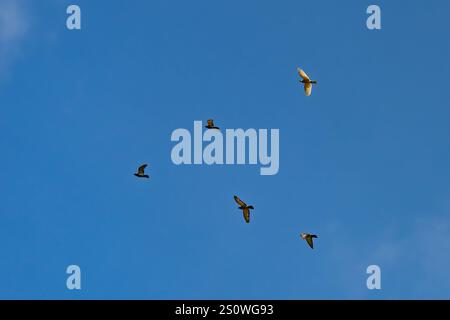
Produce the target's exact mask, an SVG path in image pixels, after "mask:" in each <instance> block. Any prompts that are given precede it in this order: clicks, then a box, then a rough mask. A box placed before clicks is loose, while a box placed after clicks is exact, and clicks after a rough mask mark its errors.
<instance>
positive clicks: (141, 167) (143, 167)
mask: <svg viewBox="0 0 450 320" xmlns="http://www.w3.org/2000/svg"><path fill="white" fill-rule="evenodd" d="M146 167H147V165H146V164H143V165H142V166H140V167H139V168H138V174H144V170H145V168H146Z"/></svg>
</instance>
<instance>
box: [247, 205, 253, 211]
mask: <svg viewBox="0 0 450 320" xmlns="http://www.w3.org/2000/svg"><path fill="white" fill-rule="evenodd" d="M247 208H249V209H252V210H254V209H255V208H253V206H248V207H247Z"/></svg>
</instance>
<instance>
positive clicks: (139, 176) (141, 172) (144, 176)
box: [134, 164, 150, 178]
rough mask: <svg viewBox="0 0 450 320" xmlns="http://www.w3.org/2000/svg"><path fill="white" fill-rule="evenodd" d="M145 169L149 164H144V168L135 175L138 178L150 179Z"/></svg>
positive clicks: (140, 168) (139, 169) (141, 167)
mask: <svg viewBox="0 0 450 320" xmlns="http://www.w3.org/2000/svg"><path fill="white" fill-rule="evenodd" d="M145 167H147V164H143V165H142V166H140V167H139V168H138V172H137V173H135V174H134V175H135V176H136V177H138V178H150V177H149V176H148V175H147V174H145V172H144V170H145Z"/></svg>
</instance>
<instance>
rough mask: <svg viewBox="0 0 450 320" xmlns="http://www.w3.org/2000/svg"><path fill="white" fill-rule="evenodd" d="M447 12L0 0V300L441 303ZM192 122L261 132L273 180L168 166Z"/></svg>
mask: <svg viewBox="0 0 450 320" xmlns="http://www.w3.org/2000/svg"><path fill="white" fill-rule="evenodd" d="M72 3H75V4H78V5H79V6H80V7H81V10H82V30H81V31H69V30H67V29H66V26H65V21H66V18H67V14H66V8H67V6H68V5H70V4H72ZM370 4H378V5H380V7H381V10H382V29H381V30H379V31H370V30H368V29H367V28H366V25H365V21H366V18H367V16H368V15H367V14H366V8H367V6H368V5H370ZM449 12H450V3H449V2H448V1H439V0H435V1H418V0H415V1H395V2H394V1H375V2H369V1H331V0H330V1H299V0H296V1H282V2H280V3H277V4H275V3H274V2H273V1H256V0H249V1H234V0H230V1H215V2H214V3H213V2H211V1H206V0H205V1H203V0H202V1H190V2H186V1H171V2H167V1H162V0H161V1H159V0H152V1H144V0H139V1H138V0H134V1H127V3H125V2H123V1H86V0H77V1H65V0H46V1H39V2H38V1H30V0H28V1H26V0H19V1H12V0H0V26H1V28H0V29H1V31H0V61H1V62H0V150H1V157H0V159H1V160H0V163H1V166H0V194H1V197H0V200H1V201H0V219H1V223H0V243H1V245H0V246H1V250H0V252H1V258H0V298H3V299H5V298H6V299H11V298H24V299H80V298H84V299H185V298H191V299H260V298H264V299H380V298H383V299H413V298H423V299H432V298H437V299H444V298H446V299H449V298H450V271H449V270H450V256H449V254H448V253H449V252H450V140H449V134H450V125H449V122H450V121H449V120H450V109H449V105H448V101H449V98H450V93H449V90H448V75H449V74H450V63H449V59H448V57H449V56H450V43H449V41H448V39H450V31H449V28H448V15H449ZM297 66H300V67H302V68H304V69H305V70H306V71H307V72H308V73H309V74H310V75H311V77H313V78H315V79H317V80H318V81H319V83H318V85H317V86H316V87H314V89H313V94H312V96H311V97H305V96H304V94H303V89H302V87H301V86H300V85H299V83H298V75H297V73H296V67H297ZM208 118H213V119H215V121H216V123H217V125H219V126H221V127H223V128H244V129H247V128H269V129H270V128H277V129H280V170H279V173H278V174H277V175H274V176H261V175H259V166H251V165H246V166H237V165H234V166H232V165H228V166H227V165H223V166H218V165H216V166H207V165H200V166H194V165H192V166H187V165H185V166H176V165H174V164H173V163H172V161H171V158H170V152H171V149H172V147H173V146H174V145H175V143H173V142H171V141H170V135H171V133H172V131H173V130H175V129H177V128H187V129H189V130H191V131H192V129H193V121H194V120H203V121H206V119H208ZM141 163H149V164H150V167H149V168H148V173H149V174H150V176H151V179H149V180H143V179H137V178H136V177H134V176H133V173H134V172H135V170H136V168H137V166H138V165H140V164H141ZM234 194H237V195H239V196H240V197H241V198H242V199H243V200H245V201H246V202H248V203H249V204H253V205H254V206H255V210H254V212H253V215H252V221H251V223H250V224H245V223H244V221H243V219H242V213H241V212H240V211H239V210H238V209H237V205H236V203H235V202H234V201H233V195H234ZM303 231H304V232H313V233H316V234H318V235H319V239H317V241H316V247H315V249H314V250H311V249H309V248H308V247H307V246H306V243H304V242H303V241H302V240H301V239H300V238H299V233H300V232H303ZM70 264H76V265H79V266H80V267H81V272H82V290H81V291H69V290H67V288H66V278H67V275H66V273H65V270H66V268H67V266H68V265H70ZM371 264H377V265H379V266H380V267H381V272H382V289H381V290H379V291H376V290H375V291H369V290H368V289H367V288H366V279H367V276H368V275H367V274H366V268H367V266H369V265H371Z"/></svg>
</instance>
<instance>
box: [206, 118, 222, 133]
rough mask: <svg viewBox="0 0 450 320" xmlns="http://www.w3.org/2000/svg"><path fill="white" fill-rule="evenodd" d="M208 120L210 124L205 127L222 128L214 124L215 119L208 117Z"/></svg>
mask: <svg viewBox="0 0 450 320" xmlns="http://www.w3.org/2000/svg"><path fill="white" fill-rule="evenodd" d="M207 122H208V124H207V125H206V126H205V128H208V129H216V130H220V128H219V127H216V126H215V125H214V121H213V119H208V121H207Z"/></svg>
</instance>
